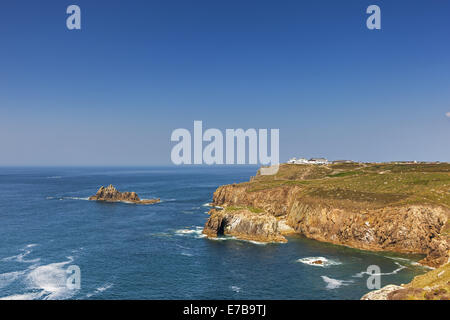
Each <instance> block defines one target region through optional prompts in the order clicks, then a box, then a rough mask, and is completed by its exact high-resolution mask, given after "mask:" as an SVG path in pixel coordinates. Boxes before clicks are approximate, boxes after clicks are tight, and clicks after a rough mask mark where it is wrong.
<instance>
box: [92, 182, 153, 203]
mask: <svg viewBox="0 0 450 320" xmlns="http://www.w3.org/2000/svg"><path fill="white" fill-rule="evenodd" d="M89 200H95V201H106V202H125V203H136V204H154V203H158V202H160V199H140V198H139V196H138V195H137V193H136V192H119V191H118V190H117V189H116V188H115V187H114V186H113V185H111V184H110V185H109V186H108V187H106V188H105V187H103V186H101V187H100V189H98V191H97V193H96V194H95V196H91V197H89Z"/></svg>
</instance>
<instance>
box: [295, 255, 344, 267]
mask: <svg viewBox="0 0 450 320" xmlns="http://www.w3.org/2000/svg"><path fill="white" fill-rule="evenodd" d="M316 261H321V262H322V263H314V262H316ZM297 262H301V263H304V264H307V265H310V266H315V267H322V268H324V267H329V266H336V265H340V264H342V263H341V262H339V261H337V260H331V259H327V258H324V257H306V258H301V259H298V260H297Z"/></svg>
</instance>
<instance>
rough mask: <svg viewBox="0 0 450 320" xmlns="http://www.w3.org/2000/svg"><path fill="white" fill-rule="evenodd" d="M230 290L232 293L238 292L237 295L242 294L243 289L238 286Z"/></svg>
mask: <svg viewBox="0 0 450 320" xmlns="http://www.w3.org/2000/svg"><path fill="white" fill-rule="evenodd" d="M230 289H231V290H232V291H234V292H236V293H239V292H241V288H240V287H238V286H231V287H230Z"/></svg>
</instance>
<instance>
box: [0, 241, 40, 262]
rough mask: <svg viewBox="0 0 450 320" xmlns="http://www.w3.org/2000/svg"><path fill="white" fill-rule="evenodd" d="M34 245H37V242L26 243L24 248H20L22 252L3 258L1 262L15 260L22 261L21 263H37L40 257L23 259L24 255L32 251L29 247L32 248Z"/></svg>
mask: <svg viewBox="0 0 450 320" xmlns="http://www.w3.org/2000/svg"><path fill="white" fill-rule="evenodd" d="M35 246H37V244H35V243H32V244H28V245H26V246H25V248H22V249H20V251H22V253H19V254H16V255H14V256H10V257H6V258H3V259H2V260H1V261H3V262H7V261H15V262H22V263H37V262H39V261H40V260H41V259H40V258H36V259H30V260H25V257H26V256H28V255H29V254H30V253H31V252H32V250H30V248H33V247H35Z"/></svg>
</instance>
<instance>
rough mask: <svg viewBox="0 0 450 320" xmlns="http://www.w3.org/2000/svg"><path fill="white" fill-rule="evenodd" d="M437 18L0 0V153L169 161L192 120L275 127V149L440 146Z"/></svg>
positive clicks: (59, 161) (341, 8)
mask: <svg viewBox="0 0 450 320" xmlns="http://www.w3.org/2000/svg"><path fill="white" fill-rule="evenodd" d="M70 4H77V5H79V6H80V7H81V10H82V30H77V31H70V30H68V29H67V28H66V23H65V20H66V18H67V14H66V13H65V11H66V8H67V6H68V5H70ZM371 4H377V5H379V6H380V8H381V20H382V22H381V23H382V29H381V30H372V31H371V30H368V29H367V28H366V22H365V21H366V18H367V17H368V15H367V14H366V13H365V10H366V8H367V7H368V6H369V5H371ZM449 18H450V3H449V2H447V1H440V0H427V1H425V0H421V1H400V0H398V1H364V0H359V1H358V0H346V1H332V0H330V1H322V0H314V1H312V0H310V1H299V0H297V1H285V0H281V1H273V0H272V1H266V0H259V1H256V0H227V1H218V0H208V1H203V0H202V1H199V0H191V1H182V0H177V1H174V0H164V1H162V0H161V1H99V0H97V1H83V0H72V1H64V0H58V1H45V0H43V1H31V0H29V1H22V0H14V1H12V0H8V1H2V2H1V4H0V49H1V50H0V152H1V153H0V154H1V157H0V165H155V164H170V150H171V148H172V147H173V145H174V143H171V142H170V135H171V132H172V131H173V130H174V129H176V128H187V129H190V130H192V128H193V121H194V120H202V121H203V123H204V126H205V128H218V129H223V130H224V129H226V128H244V129H246V128H279V129H280V157H281V160H286V159H287V158H289V157H291V156H305V157H319V156H324V157H327V158H329V159H354V160H361V161H386V160H402V159H407V160H409V159H412V160H440V161H450V140H449V138H450V117H447V116H446V113H447V112H450V54H449V52H450V41H449V35H450V26H449V24H448V21H449Z"/></svg>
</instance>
